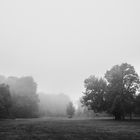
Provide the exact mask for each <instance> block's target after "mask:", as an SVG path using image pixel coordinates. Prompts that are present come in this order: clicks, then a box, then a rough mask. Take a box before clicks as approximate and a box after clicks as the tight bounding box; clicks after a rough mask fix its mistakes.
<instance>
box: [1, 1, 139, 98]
mask: <svg viewBox="0 0 140 140" xmlns="http://www.w3.org/2000/svg"><path fill="white" fill-rule="evenodd" d="M139 5H140V2H139V1H138V0H135V1H133V0H117V1H116V0H106V1H104V0H101V1H98V0H94V1H93V0H88V1H85V0H76V1H75V0H71V1H64V0H60V1H57V0H53V1H46V0H41V1H38V0H24V1H19V0H13V1H11V0H4V1H0V66H1V73H0V74H2V75H5V76H17V77H22V76H27V75H30V76H33V77H34V79H35V81H37V83H38V92H44V93H55V94H57V93H65V94H67V95H68V96H70V97H71V98H72V99H73V100H77V99H78V98H79V97H80V96H81V94H82V91H83V90H84V86H83V81H84V79H85V78H86V77H88V76H89V75H91V74H95V75H99V76H103V75H104V73H105V71H106V70H107V69H110V68H111V67H112V66H113V65H114V64H120V63H122V62H128V63H130V64H132V65H134V67H135V68H136V71H137V72H138V73H140V63H139V60H140V55H139V51H140V39H139V38H140V26H139V25H140V18H139V13H140V8H139Z"/></svg>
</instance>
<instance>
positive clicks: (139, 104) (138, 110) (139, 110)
mask: <svg viewBox="0 0 140 140" xmlns="http://www.w3.org/2000/svg"><path fill="white" fill-rule="evenodd" d="M135 114H137V115H140V93H139V94H138V95H137V96H136V99H135Z"/></svg>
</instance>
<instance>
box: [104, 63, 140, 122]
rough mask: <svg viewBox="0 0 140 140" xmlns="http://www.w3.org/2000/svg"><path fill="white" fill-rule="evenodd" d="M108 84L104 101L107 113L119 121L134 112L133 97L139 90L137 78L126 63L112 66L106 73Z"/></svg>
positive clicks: (132, 68)
mask: <svg viewBox="0 0 140 140" xmlns="http://www.w3.org/2000/svg"><path fill="white" fill-rule="evenodd" d="M105 78H106V80H107V82H108V91H107V95H106V101H107V104H108V111H109V112H110V113H112V114H113V115H114V116H115V119H117V120H120V119H124V117H125V116H126V115H127V114H129V115H130V118H131V116H132V112H133V111H134V97H135V93H136V91H137V89H138V88H139V83H140V82H139V76H138V74H137V73H136V72H135V69H134V67H133V66H131V65H130V64H127V63H122V64H121V65H115V66H113V67H112V68H111V69H110V70H109V71H107V72H106V74H105Z"/></svg>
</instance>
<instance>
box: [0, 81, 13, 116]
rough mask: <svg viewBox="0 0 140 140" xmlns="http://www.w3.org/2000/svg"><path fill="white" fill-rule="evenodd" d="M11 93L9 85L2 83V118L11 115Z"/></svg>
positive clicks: (0, 111) (0, 105)
mask: <svg viewBox="0 0 140 140" xmlns="http://www.w3.org/2000/svg"><path fill="white" fill-rule="evenodd" d="M11 105H12V102H11V95H10V91H9V86H8V85H6V84H1V85H0V118H9V117H10V108H11Z"/></svg>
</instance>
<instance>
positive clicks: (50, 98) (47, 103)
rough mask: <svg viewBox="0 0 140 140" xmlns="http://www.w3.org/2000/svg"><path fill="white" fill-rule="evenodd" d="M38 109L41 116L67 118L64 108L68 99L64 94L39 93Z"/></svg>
mask: <svg viewBox="0 0 140 140" xmlns="http://www.w3.org/2000/svg"><path fill="white" fill-rule="evenodd" d="M39 100H40V103H39V108H40V113H41V115H42V116H47V117H54V116H57V117H58V116H59V117H60V116H61V117H62V116H63V117H64V116H67V114H66V108H67V105H68V104H69V102H70V98H69V97H68V96H67V95H65V94H62V93H61V94H45V93H39Z"/></svg>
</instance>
